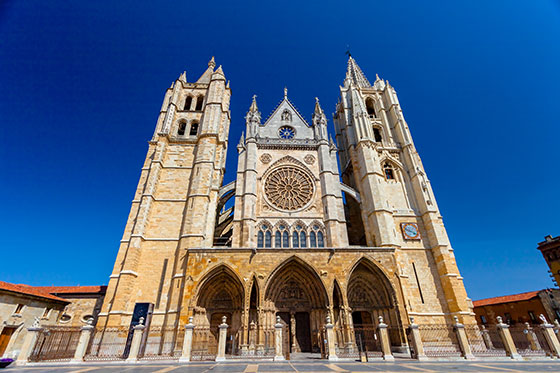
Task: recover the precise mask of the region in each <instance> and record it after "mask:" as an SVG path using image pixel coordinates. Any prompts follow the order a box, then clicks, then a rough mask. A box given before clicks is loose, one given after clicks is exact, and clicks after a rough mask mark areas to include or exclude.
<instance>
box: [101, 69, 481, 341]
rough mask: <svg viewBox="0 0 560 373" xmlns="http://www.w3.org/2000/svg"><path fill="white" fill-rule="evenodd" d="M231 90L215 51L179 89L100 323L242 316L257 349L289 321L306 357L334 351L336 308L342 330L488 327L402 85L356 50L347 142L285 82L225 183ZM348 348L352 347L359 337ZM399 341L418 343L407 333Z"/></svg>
mask: <svg viewBox="0 0 560 373" xmlns="http://www.w3.org/2000/svg"><path fill="white" fill-rule="evenodd" d="M230 96H231V91H230V89H229V83H226V79H225V75H224V72H223V70H222V68H221V67H219V68H217V69H215V63H214V60H213V59H212V60H211V61H210V62H209V65H208V69H207V70H206V71H205V72H204V74H203V75H202V76H201V77H200V78H199V79H198V80H197V81H196V82H194V83H189V82H187V78H186V73H183V74H182V75H181V76H180V77H179V79H177V80H176V81H175V82H174V83H173V84H172V85H171V87H170V88H169V89H168V90H167V92H166V94H165V98H164V102H163V105H162V108H161V112H160V115H159V118H158V121H157V124H156V129H155V132H154V135H153V137H152V139H151V141H150V142H149V146H148V154H147V156H146V160H145V162H144V166H143V167H142V171H141V175H140V181H139V183H138V188H137V190H136V194H135V196H134V200H133V203H132V208H131V211H130V215H129V218H128V222H127V225H126V228H125V232H124V235H123V238H122V240H121V244H120V248H119V251H118V254H117V259H116V262H115V266H114V269H113V272H112V274H111V276H110V282H109V286H108V290H107V296H106V298H105V302H104V304H103V308H102V312H101V314H100V315H99V322H98V325H107V326H113V325H129V324H130V323H131V322H132V323H135V322H137V320H138V319H139V317H145V318H146V320H147V324H148V325H150V324H151V325H166V326H179V325H183V324H186V323H187V322H188V318H189V317H191V316H193V317H194V321H195V325H199V326H209V327H211V328H214V329H215V328H217V326H218V324H219V323H220V322H221V319H222V317H223V316H227V319H228V323H229V325H230V329H229V333H230V335H231V338H230V339H229V340H232V341H233V342H232V343H234V344H235V345H236V346H237V347H239V348H240V349H248V348H257V349H258V348H259V346H262V345H263V344H264V343H265V340H266V338H268V336H269V334H267V333H269V332H270V331H271V330H273V328H274V324H275V323H276V316H280V317H281V320H282V322H283V323H284V324H286V325H287V326H288V327H289V330H290V334H291V339H290V341H291V342H290V343H291V349H292V351H293V352H295V351H316V350H318V349H319V348H320V343H321V339H320V333H321V330H322V328H323V326H324V325H325V320H326V316H327V315H329V316H330V317H331V319H332V320H333V324H335V326H336V327H337V328H338V329H337V330H349V328H350V327H351V326H352V325H353V324H376V323H377V320H378V316H383V319H384V320H385V323H387V324H389V325H390V326H394V327H398V328H400V329H401V331H404V328H405V326H406V325H407V324H408V322H409V317H411V316H414V317H415V320H416V322H417V323H452V321H453V317H454V316H458V317H459V319H460V320H461V322H463V323H467V324H469V323H474V322H475V318H474V313H473V311H472V304H471V302H470V300H469V299H468V298H467V294H466V291H465V288H464V285H463V281H462V277H461V276H460V274H459V270H458V268H457V265H456V262H455V258H454V255H453V249H452V248H451V245H450V244H449V240H448V238H447V234H446V230H445V227H444V225H443V222H442V218H441V215H440V213H439V210H438V207H437V204H436V201H435V197H434V194H433V191H432V189H431V186H430V182H429V179H428V177H427V175H426V172H425V171H424V168H423V166H422V163H421V161H420V157H419V155H418V153H417V151H416V149H415V147H414V143H413V141H412V136H411V134H410V131H409V128H408V125H407V123H406V121H405V120H404V117H403V114H402V110H401V107H400V104H399V102H398V99H397V95H396V92H395V89H394V88H393V87H392V86H391V85H390V84H389V83H388V82H386V81H383V80H381V79H380V78H377V80H376V81H375V83H374V84H373V85H371V84H370V83H369V82H368V80H367V78H366V77H365V75H364V74H363V72H362V71H361V70H360V68H359V67H358V65H357V64H356V62H355V60H354V59H353V58H350V59H349V61H348V67H347V73H346V79H345V80H344V85H343V86H342V87H340V99H339V102H338V104H337V106H336V111H335V114H334V127H335V137H336V143H335V141H333V139H332V138H331V136H329V133H328V132H329V131H328V130H327V118H326V116H325V114H324V112H323V109H322V108H321V106H320V104H319V101H318V100H316V104H315V110H314V113H313V115H312V120H311V122H310V123H308V122H307V121H306V120H305V119H304V117H303V116H302V115H301V114H300V113H299V112H298V110H297V109H296V108H295V106H294V105H293V103H292V102H291V101H290V100H289V98H288V92H287V90H286V89H285V91H284V97H283V98H282V99H281V101H280V103H279V104H278V105H277V107H276V108H275V109H274V110H273V111H272V114H271V115H270V116H269V117H268V119H266V120H262V118H261V113H260V112H259V108H258V105H257V101H256V97H254V98H253V102H252V104H251V105H250V108H249V111H248V113H247V115H246V129H245V132H244V133H243V134H242V136H241V139H240V141H239V143H238V145H237V150H238V167H237V176H236V180H234V181H232V182H230V183H227V184H224V183H223V177H224V165H225V156H226V150H227V145H228V131H229V124H230V112H229V100H230ZM339 165H340V167H339ZM232 198H233V201H234V203H233V206H231V207H230V203H231V202H228V201H230V199H232ZM251 333H253V334H251ZM337 343H338V346H339V347H342V345H345V346H348V347H349V348H352V345H353V344H355V340H354V336H353V335H351V334H344V335H340V336H339V338H338V342H337ZM391 344H392V345H393V347H395V348H399V347H406V345H407V342H406V338H405V337H404V332H402V333H400V334H399V333H396V334H395V335H393V336H392V337H391ZM253 345H254V346H253ZM251 346H253V347H251ZM255 346H256V347H255Z"/></svg>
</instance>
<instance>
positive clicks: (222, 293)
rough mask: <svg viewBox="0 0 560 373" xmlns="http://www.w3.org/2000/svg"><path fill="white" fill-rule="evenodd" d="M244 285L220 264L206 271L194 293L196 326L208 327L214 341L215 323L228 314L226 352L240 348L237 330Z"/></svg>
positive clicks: (218, 323) (216, 335)
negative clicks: (195, 296)
mask: <svg viewBox="0 0 560 373" xmlns="http://www.w3.org/2000/svg"><path fill="white" fill-rule="evenodd" d="M243 302H244V291H243V285H242V284H241V281H240V280H239V278H238V277H237V276H236V275H235V273H233V271H232V270H231V269H230V268H228V267H227V266H225V265H221V266H219V267H217V268H215V269H213V270H212V271H210V273H208V274H207V275H206V276H205V277H204V279H203V280H202V282H201V286H200V287H199V289H198V292H197V298H196V307H195V309H194V318H195V325H200V326H201V327H202V328H209V330H210V333H211V334H212V336H213V337H214V338H215V340H216V341H217V339H218V326H219V325H220V324H221V322H222V317H223V316H226V317H227V323H228V324H229V325H230V327H229V328H228V338H227V340H228V343H227V346H226V351H227V352H228V353H230V352H231V351H233V350H236V349H237V348H238V347H239V344H240V341H239V333H238V332H239V331H240V327H241V315H242V310H243Z"/></svg>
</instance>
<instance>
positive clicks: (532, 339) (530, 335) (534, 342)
mask: <svg viewBox="0 0 560 373" xmlns="http://www.w3.org/2000/svg"><path fill="white" fill-rule="evenodd" d="M524 333H525V335H526V336H527V341H528V342H529V346H531V350H533V351H536V350H540V349H541V344H540V343H539V340H538V339H537V335H536V334H535V331H534V330H533V328H531V325H529V323H528V322H526V323H525V330H524Z"/></svg>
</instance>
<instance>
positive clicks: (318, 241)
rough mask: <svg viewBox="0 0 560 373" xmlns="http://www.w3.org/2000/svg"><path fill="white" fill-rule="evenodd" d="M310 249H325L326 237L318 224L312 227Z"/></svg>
mask: <svg viewBox="0 0 560 373" xmlns="http://www.w3.org/2000/svg"><path fill="white" fill-rule="evenodd" d="M309 247H325V235H324V233H323V231H322V230H321V227H320V226H319V224H317V223H314V224H312V225H311V229H310V232H309Z"/></svg>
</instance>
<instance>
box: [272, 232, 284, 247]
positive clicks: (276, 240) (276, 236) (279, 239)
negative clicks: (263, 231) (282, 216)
mask: <svg viewBox="0 0 560 373" xmlns="http://www.w3.org/2000/svg"><path fill="white" fill-rule="evenodd" d="M274 247H282V233H280V231H276V233H275V234H274Z"/></svg>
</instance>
